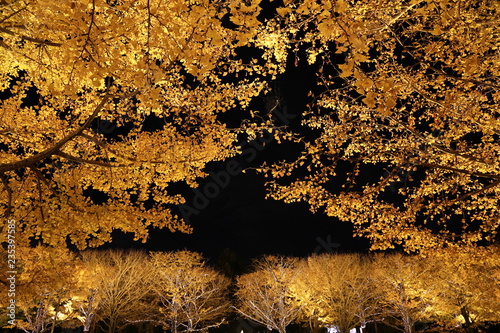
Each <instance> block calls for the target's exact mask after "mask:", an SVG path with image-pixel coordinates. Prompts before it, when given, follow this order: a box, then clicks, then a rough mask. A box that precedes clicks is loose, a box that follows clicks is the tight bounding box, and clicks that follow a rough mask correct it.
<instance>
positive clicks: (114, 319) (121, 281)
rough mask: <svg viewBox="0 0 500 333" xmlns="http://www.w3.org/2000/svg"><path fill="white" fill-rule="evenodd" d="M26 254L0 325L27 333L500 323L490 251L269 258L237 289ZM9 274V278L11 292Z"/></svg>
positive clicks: (87, 258) (177, 271) (497, 271)
mask: <svg viewBox="0 0 500 333" xmlns="http://www.w3.org/2000/svg"><path fill="white" fill-rule="evenodd" d="M21 251H22V253H18V258H20V260H21V262H20V263H19V267H18V270H17V275H16V288H15V289H16V290H15V298H14V299H15V312H14V314H12V311H11V310H10V309H9V308H8V305H9V304H8V302H9V299H7V298H6V297H5V296H6V295H7V292H6V291H5V292H3V293H2V298H1V299H2V304H1V306H2V307H1V308H2V310H1V311H2V313H1V323H2V326H3V327H6V328H9V327H10V328H13V327H16V328H18V329H22V330H23V331H25V332H26V333H48V332H51V333H53V332H54V330H55V328H56V327H66V328H68V327H74V328H76V327H83V331H84V332H108V333H115V332H117V331H120V330H122V329H124V328H125V327H127V326H129V325H136V326H141V327H150V328H153V327H158V326H161V327H162V328H163V329H164V330H168V331H170V332H173V333H177V332H198V331H205V332H206V331H207V330H208V329H210V328H214V327H218V326H219V325H221V324H223V323H225V322H226V321H227V320H228V318H229V317H230V316H231V314H237V315H239V316H241V317H243V318H247V319H250V320H252V321H255V322H258V323H260V324H262V325H264V326H265V327H266V328H267V329H269V330H276V331H278V332H280V333H284V332H285V331H286V328H287V326H288V325H289V324H291V323H299V324H302V325H303V326H307V327H309V328H310V329H311V331H312V332H318V331H319V330H320V329H322V328H323V329H325V328H326V329H327V330H328V331H329V332H342V333H344V332H349V331H350V330H351V329H353V328H357V330H358V332H364V331H365V328H366V327H367V325H368V324H370V323H381V324H382V323H383V324H384V325H386V326H392V327H395V328H397V329H399V330H402V331H404V332H405V333H413V332H416V331H417V330H416V324H417V323H420V324H425V325H424V326H425V327H426V328H427V329H432V332H478V329H479V327H480V326H481V325H483V324H484V323H485V322H495V321H496V322H499V321H500V251H499V249H498V248H494V247H489V248H461V249H458V248H449V249H446V250H434V251H429V252H426V253H425V254H424V255H420V256H411V255H403V254H399V253H394V254H387V253H384V254H371V255H360V254H322V255H312V256H310V257H308V258H303V259H299V258H291V257H283V256H265V257H262V258H260V259H257V260H255V261H254V265H253V267H252V268H253V269H252V271H251V272H249V273H245V274H242V275H240V276H237V277H235V278H234V279H233V280H232V279H231V278H229V277H226V276H224V275H223V274H221V273H220V272H218V271H217V270H215V269H214V268H211V267H210V266H208V265H207V263H206V260H204V259H203V257H202V255H201V254H199V253H195V252H190V251H177V252H151V253H149V254H146V253H144V252H139V251H127V252H125V251H117V250H106V251H102V250H101V251H97V250H92V251H84V252H81V253H72V252H70V251H68V250H66V249H60V248H52V247H44V246H39V247H36V248H23V249H21ZM2 262H4V261H2ZM3 265H5V264H3ZM7 271H8V270H7V267H2V271H1V272H2V273H1V274H2V276H1V282H2V286H6V287H7V288H6V289H8V287H9V283H10V282H9V280H7V277H8V276H7V275H6V274H7V273H6V272H7ZM2 289H3V288H2ZM11 308H12V307H11ZM12 319H14V320H13V321H12ZM372 326H373V324H372ZM420 326H421V325H420Z"/></svg>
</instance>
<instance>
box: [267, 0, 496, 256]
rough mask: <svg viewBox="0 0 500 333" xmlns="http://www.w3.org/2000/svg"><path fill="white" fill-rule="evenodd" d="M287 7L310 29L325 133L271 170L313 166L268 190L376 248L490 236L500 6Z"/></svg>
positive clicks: (313, 116) (314, 108)
mask: <svg viewBox="0 0 500 333" xmlns="http://www.w3.org/2000/svg"><path fill="white" fill-rule="evenodd" d="M286 8H287V9H286V10H285V9H282V10H281V13H282V15H283V16H284V17H285V19H284V21H285V22H286V24H288V27H289V28H288V30H289V31H293V30H294V29H295V30H297V29H300V28H301V27H302V26H303V25H306V24H307V25H308V27H309V29H308V30H306V32H305V34H304V38H303V39H302V40H300V41H298V43H304V45H307V47H308V48H309V54H311V55H314V57H313V59H311V61H316V63H317V64H318V65H319V70H318V72H317V77H318V78H319V80H318V81H319V82H320V85H321V86H322V88H319V89H321V90H320V91H321V94H318V95H315V96H314V98H315V99H314V102H312V103H311V104H310V105H309V108H310V110H311V111H310V112H309V113H308V115H307V117H306V119H305V120H304V124H305V125H307V126H309V127H311V128H313V129H315V130H316V131H317V133H318V135H319V137H318V138H317V139H315V140H311V141H310V142H308V143H307V144H306V145H305V148H304V152H303V155H302V156H300V157H299V159H298V160H297V161H294V162H291V163H283V164H277V165H275V166H274V167H273V168H270V170H269V172H270V173H271V174H272V175H273V176H275V177H277V178H281V177H283V176H290V175H292V174H293V170H297V169H303V168H304V166H307V173H308V176H306V177H304V179H301V180H297V181H295V182H291V183H288V185H285V184H287V183H285V182H282V183H281V182H279V181H275V182H273V183H270V190H271V193H270V196H272V197H274V198H277V199H281V200H285V201H287V202H293V201H300V200H303V201H306V202H308V203H309V204H310V205H311V209H312V210H313V211H318V210H322V209H324V211H325V212H326V213H327V214H328V215H329V216H335V217H337V218H339V219H341V220H344V221H349V222H352V223H353V224H354V226H355V230H356V232H357V234H358V235H362V236H366V237H368V238H370V239H371V240H372V241H373V249H386V248H392V247H395V246H400V245H402V246H404V247H405V248H406V249H407V250H409V251H417V250H419V249H420V248H423V247H433V246H436V245H444V244H446V243H457V242H458V243H461V244H468V243H474V242H477V241H479V240H481V239H486V240H487V241H493V240H494V238H495V237H497V232H498V228H499V226H500V209H499V207H500V206H499V204H498V203H499V194H500V186H499V185H500V164H499V161H500V159H499V157H500V145H499V140H500V132H499V130H498V129H499V128H500V117H499V116H498V115H499V114H500V109H499V108H498V96H499V92H498V91H499V88H500V87H499V85H498V77H499V76H500V66H499V65H500V63H499V62H498V59H499V58H498V57H499V52H500V49H499V46H500V45H499V38H498V36H499V35H500V30H499V28H498V25H496V24H494V23H493V22H494V21H495V20H494V19H493V17H497V16H498V15H499V13H500V6H499V4H498V2H496V1H486V2H484V3H481V4H478V5H477V6H476V5H473V4H471V3H464V2H461V1H458V0H457V1H454V0H450V1H438V2H435V1H410V2H409V1H385V0H363V1H329V2H327V3H326V4H325V5H324V6H321V5H318V4H317V3H316V2H315V1H307V0H304V1H297V2H293V3H292V2H291V3H289V4H288V5H287V7H286ZM311 27H313V28H311ZM306 43H307V44H306ZM328 43H330V45H331V44H332V43H335V46H334V47H332V46H327V45H328ZM334 53H337V55H335V54H334ZM339 57H342V58H343V60H342V61H341V63H340V64H335V63H334V61H335V59H338V58H339ZM337 61H338V60H337ZM339 82H341V83H339ZM303 165H304V166H303ZM346 168H348V169H352V171H347V175H346V174H345V170H346ZM363 174H366V177H364V176H363ZM401 175H404V176H401ZM342 184H344V187H343V188H342V190H339V189H338V187H339V186H340V185H342Z"/></svg>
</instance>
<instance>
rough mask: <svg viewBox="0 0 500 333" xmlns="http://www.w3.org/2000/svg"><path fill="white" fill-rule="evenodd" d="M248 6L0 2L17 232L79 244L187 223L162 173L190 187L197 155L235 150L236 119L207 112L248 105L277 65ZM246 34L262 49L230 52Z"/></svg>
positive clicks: (100, 0) (98, 0)
mask: <svg viewBox="0 0 500 333" xmlns="http://www.w3.org/2000/svg"><path fill="white" fill-rule="evenodd" d="M259 9H260V7H259V6H258V3H257V2H256V3H255V4H251V5H245V4H243V3H240V2H239V1H226V0H221V1H208V0H204V1H203V0H202V1H187V0H175V1H160V0H141V1H130V0H124V1H112V2H110V1H105V0H85V1H73V0H64V1H38V0H28V1H23V0H12V1H10V0H9V1H2V2H0V36H1V38H0V48H1V52H0V64H1V65H0V78H1V80H0V82H1V87H0V89H2V90H3V93H2V99H1V101H0V109H1V114H0V145H1V148H2V149H1V152H0V180H1V182H2V184H1V191H2V195H1V197H0V209H1V210H2V216H3V221H5V220H6V219H7V218H11V219H15V220H16V221H17V227H18V229H19V231H22V233H21V232H20V233H19V239H18V241H19V242H24V243H25V244H26V243H27V240H28V239H40V240H42V241H43V242H44V243H45V244H51V245H62V246H64V245H65V244H66V241H68V240H69V241H70V242H71V243H73V244H76V245H77V246H78V247H79V248H85V247H87V246H89V245H90V246H98V245H100V244H102V243H103V242H107V241H110V239H111V232H112V231H113V230H114V229H120V230H122V231H124V232H131V233H133V234H135V238H136V239H137V240H139V239H140V240H143V241H144V240H145V239H146V238H147V234H148V227H150V226H154V227H167V228H169V229H171V230H180V231H184V232H189V231H190V229H191V228H190V226H189V225H187V224H186V223H184V222H183V221H182V219H180V218H179V217H178V216H177V215H176V214H175V213H173V212H172V209H171V208H172V207H173V206H175V205H178V204H181V203H183V202H184V198H183V197H182V196H180V195H178V194H176V193H172V191H171V190H170V189H169V188H168V186H169V184H171V183H174V182H185V183H186V184H187V185H189V186H192V187H196V186H197V183H196V181H197V179H199V178H200V177H203V176H205V175H206V174H205V170H204V167H205V165H206V164H207V163H208V162H211V161H218V160H223V159H225V158H227V157H230V156H233V155H234V154H236V153H237V152H238V148H237V146H236V144H235V143H236V136H237V134H238V130H237V129H230V128H228V127H227V126H226V124H224V123H223V122H221V121H220V120H219V118H218V117H219V115H220V114H222V113H224V112H226V111H228V110H231V109H232V108H235V107H240V108H242V109H245V108H248V105H249V102H250V100H251V99H252V98H253V97H254V96H257V95H259V94H261V93H265V91H266V89H267V88H266V83H265V80H267V79H269V78H272V77H275V76H276V75H277V74H279V73H280V72H282V70H283V66H282V65H281V63H282V62H283V59H279V58H278V55H279V54H280V53H276V55H275V49H274V48H273V44H272V43H270V42H266V41H268V40H270V39H269V38H266V36H268V35H269V34H270V29H268V28H263V27H259V21H258V20H257V19H256V17H257V15H258V14H259ZM228 16H230V17H231V19H232V20H233V22H230V21H227V19H226V18H225V17H228ZM226 21H227V22H226ZM243 23H244V24H243ZM261 37H262V38H261ZM259 40H262V41H263V42H259ZM246 45H251V46H252V47H254V48H256V49H260V50H261V51H262V52H263V54H264V56H265V57H266V58H267V59H269V60H270V61H268V62H264V63H262V64H260V63H257V62H246V61H245V62H244V61H243V60H242V58H241V57H240V56H239V55H238V54H237V52H236V50H237V48H238V47H242V46H246ZM271 59H274V60H273V61H271ZM276 59H279V60H276ZM146 119H148V120H151V119H153V120H154V122H155V123H154V125H149V127H148V126H146V125H145V124H144V122H145V120H146ZM99 121H101V122H103V121H104V122H107V123H106V124H108V125H109V126H107V127H106V130H104V131H103V130H100V129H96V128H95V126H96V124H97V122H99ZM113 129H114V130H113ZM255 129H256V127H255V126H253V127H252V128H251V129H250V130H251V133H254V132H255ZM2 223H4V222H2ZM4 235H5V233H2V236H1V237H4ZM1 240H3V238H2V239H1Z"/></svg>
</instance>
